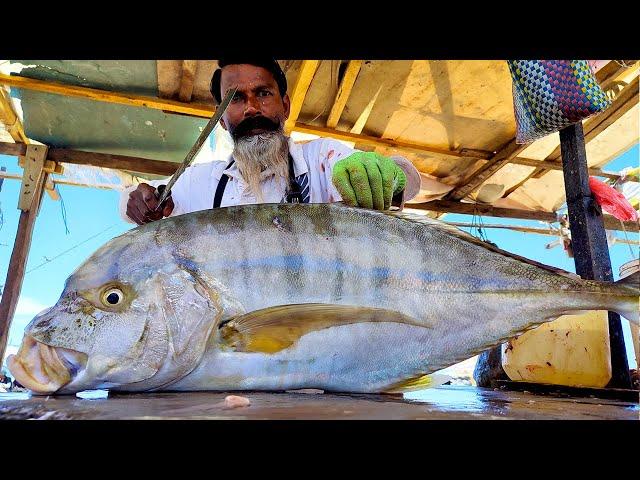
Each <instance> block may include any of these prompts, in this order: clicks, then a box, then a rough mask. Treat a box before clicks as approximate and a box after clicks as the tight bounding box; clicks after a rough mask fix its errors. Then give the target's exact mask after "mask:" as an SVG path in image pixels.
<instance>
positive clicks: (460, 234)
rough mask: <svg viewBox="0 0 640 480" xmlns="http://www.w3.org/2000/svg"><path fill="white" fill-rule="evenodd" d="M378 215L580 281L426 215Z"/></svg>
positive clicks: (572, 274) (405, 213) (573, 274)
mask: <svg viewBox="0 0 640 480" xmlns="http://www.w3.org/2000/svg"><path fill="white" fill-rule="evenodd" d="M406 208H411V204H406ZM380 213H382V214H383V215H389V216H392V217H398V218H401V219H403V220H407V221H410V222H414V223H419V224H422V225H428V226H430V227H432V228H436V229H438V230H440V231H442V232H445V233H448V234H450V235H452V236H454V237H457V238H460V239H462V240H465V241H467V242H469V243H473V244H474V245H478V246H480V247H482V248H486V249H487V250H490V251H492V252H495V253H498V254H500V255H502V256H504V257H511V258H513V259H514V260H518V261H520V262H523V263H528V264H529V265H533V266H535V267H538V268H541V269H543V270H546V271H548V272H551V273H555V274H557V275H562V276H563V277H567V278H570V279H572V280H581V277H580V276H579V275H576V274H575V273H572V272H567V271H566V270H562V269H561V268H555V267H551V266H549V265H545V264H544V263H540V262H536V261H534V260H531V259H530V258H526V257H521V256H520V255H516V254H514V253H511V252H507V251H506V250H502V249H501V248H498V247H496V246H494V245H491V244H490V243H487V242H483V241H482V240H480V239H479V238H477V237H474V236H473V235H471V234H469V233H467V232H465V231H464V230H461V229H459V228H458V227H455V226H453V225H449V224H448V223H445V222H443V221H442V220H437V219H435V218H431V217H427V216H426V215H417V214H415V213H407V212H394V211H385V212H380Z"/></svg>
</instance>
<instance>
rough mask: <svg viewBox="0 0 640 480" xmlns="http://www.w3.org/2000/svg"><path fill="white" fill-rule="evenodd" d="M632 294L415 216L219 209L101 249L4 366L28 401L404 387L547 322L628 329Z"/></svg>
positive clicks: (633, 311)
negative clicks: (606, 313) (580, 316)
mask: <svg viewBox="0 0 640 480" xmlns="http://www.w3.org/2000/svg"><path fill="white" fill-rule="evenodd" d="M639 293H640V289H639V288H638V274H635V275H634V276H632V277H629V278H627V279H625V280H624V281H621V282H617V283H615V284H614V283H609V282H598V281H586V280H581V279H580V278H579V277H577V276H576V275H574V274H570V273H568V272H563V271H559V270H556V269H553V268H550V267H547V266H544V265H541V264H537V263H535V262H532V261H530V260H527V259H525V258H521V257H517V256H514V255H512V254H510V253H508V252H505V251H502V250H499V249H497V248H494V247H492V246H490V245H488V244H486V243H484V242H481V241H479V240H477V239H475V238H474V237H472V236H470V235H468V234H467V233H465V232H462V231H461V230H458V229H456V228H453V227H451V226H448V225H446V224H444V223H442V222H439V221H435V220H431V219H428V218H426V217H422V216H412V215H409V214H405V213H389V212H377V211H371V210H364V209H356V208H349V207H346V206H343V205H339V204H316V205H287V204H278V205H274V204H263V205H249V206H241V207H229V208H221V209H216V210H208V211H201V212H195V213H191V214H187V215H181V216H177V217H173V218H168V219H164V220H161V221H158V222H153V223H150V224H147V225H144V226H141V227H138V228H135V229H133V230H131V231H129V232H127V233H125V234H123V235H121V236H119V237H117V238H114V239H113V240H111V241H109V242H108V243H106V244H105V245H104V246H103V247H101V248H100V249H99V250H98V251H96V252H95V253H94V254H93V255H92V256H91V257H90V258H89V259H88V260H87V261H86V262H85V263H84V264H83V265H81V266H80V267H79V268H78V269H77V270H76V271H75V272H74V273H73V274H72V275H71V277H70V278H69V279H68V280H67V282H66V285H65V288H64V291H63V292H62V295H61V297H60V300H59V301H58V303H57V304H56V305H54V306H53V307H51V308H49V309H48V310H45V311H43V312H41V313H40V314H39V315H38V316H36V317H35V318H34V319H33V320H32V321H31V323H30V324H29V325H28V326H27V328H26V331H25V337H24V339H23V343H22V346H21V348H20V350H19V351H18V353H17V354H16V355H15V356H11V357H9V360H8V364H9V369H10V371H11V373H12V374H13V375H14V376H15V377H16V379H17V380H18V381H19V382H20V383H21V384H23V385H24V386H25V387H27V388H29V389H30V390H32V391H33V392H36V393H40V394H50V393H61V394H64V393H74V392H77V391H80V390H86V389H96V388H105V389H111V390H121V391H149V390H173V391H181V390H226V391H231V390H289V389H302V388H317V389H324V390H327V391H341V392H390V391H405V390H408V389H411V388H419V387H421V386H424V385H426V383H428V382H425V381H424V379H425V378H427V377H425V375H427V374H429V373H431V372H434V371H436V370H439V369H441V368H444V367H447V366H449V365H452V364H454V363H456V362H458V361H460V360H463V359H466V358H469V357H471V356H472V355H474V354H476V353H478V352H480V351H482V350H485V349H487V348H489V347H491V346H494V345H497V344H498V343H500V342H502V341H504V340H506V339H508V338H511V337H513V336H515V335H517V334H520V333H522V332H523V331H525V330H527V329H530V328H532V327H535V326H536V325H538V324H540V323H543V322H545V321H549V320H553V319H555V318H557V317H558V316H560V315H563V314H567V313H574V312H576V311H581V310H590V309H597V310H600V309H602V310H611V311H615V312H618V313H620V314H622V315H624V316H625V317H626V318H628V319H630V320H632V321H633V322H635V323H638V295H639Z"/></svg>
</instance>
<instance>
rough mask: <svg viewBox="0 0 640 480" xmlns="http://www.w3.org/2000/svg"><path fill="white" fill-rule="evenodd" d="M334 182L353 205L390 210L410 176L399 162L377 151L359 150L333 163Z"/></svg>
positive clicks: (343, 197)
mask: <svg viewBox="0 0 640 480" xmlns="http://www.w3.org/2000/svg"><path fill="white" fill-rule="evenodd" d="M332 180H333V184H334V185H335V187H336V189H337V190H338V192H339V193H340V195H341V196H342V200H343V201H344V203H346V204H347V205H351V206H352V207H363V208H373V209H375V210H388V209H389V207H390V206H391V199H392V198H393V196H394V195H396V194H397V193H399V192H401V191H402V190H404V187H405V185H406V183H407V176H406V175H405V173H404V172H403V171H402V169H401V168H400V167H399V166H398V165H396V162H394V161H393V160H391V159H390V158H387V157H384V156H382V155H380V154H379V153H375V152H355V153H352V154H351V155H349V156H348V157H347V158H343V159H342V160H338V161H337V162H336V163H335V165H334V166H333V175H332Z"/></svg>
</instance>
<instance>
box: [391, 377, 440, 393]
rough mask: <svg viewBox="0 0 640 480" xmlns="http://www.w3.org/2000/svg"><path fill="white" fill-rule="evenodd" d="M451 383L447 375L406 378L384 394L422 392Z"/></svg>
mask: <svg viewBox="0 0 640 480" xmlns="http://www.w3.org/2000/svg"><path fill="white" fill-rule="evenodd" d="M449 381H451V377H450V376H449V375H442V374H438V373H433V374H431V375H421V376H419V377H413V378H408V379H406V380H402V381H400V382H398V383H394V384H393V385H391V386H390V387H388V388H387V389H385V391H384V393H406V392H415V391H417V390H424V389H427V388H435V387H439V386H440V385H444V384H445V383H447V382H449Z"/></svg>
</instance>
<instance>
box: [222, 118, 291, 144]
mask: <svg viewBox="0 0 640 480" xmlns="http://www.w3.org/2000/svg"><path fill="white" fill-rule="evenodd" d="M254 128H260V129H264V130H267V131H270V132H273V131H276V130H278V129H279V128H280V123H279V122H274V121H273V120H271V119H269V118H267V117H263V116H257V117H249V118H247V119H245V120H243V121H242V122H240V123H239V124H238V125H236V128H234V129H233V132H231V135H232V136H233V138H235V139H238V138H240V137H244V136H246V135H247V133H249V132H250V131H251V130H253V129H254Z"/></svg>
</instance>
